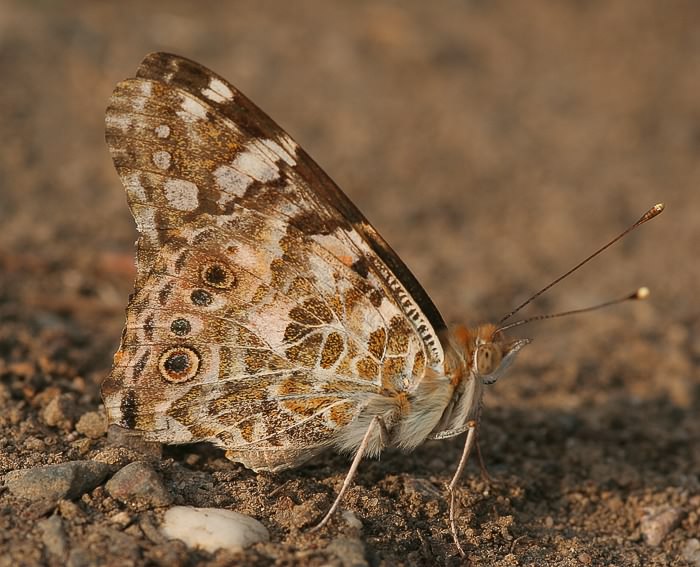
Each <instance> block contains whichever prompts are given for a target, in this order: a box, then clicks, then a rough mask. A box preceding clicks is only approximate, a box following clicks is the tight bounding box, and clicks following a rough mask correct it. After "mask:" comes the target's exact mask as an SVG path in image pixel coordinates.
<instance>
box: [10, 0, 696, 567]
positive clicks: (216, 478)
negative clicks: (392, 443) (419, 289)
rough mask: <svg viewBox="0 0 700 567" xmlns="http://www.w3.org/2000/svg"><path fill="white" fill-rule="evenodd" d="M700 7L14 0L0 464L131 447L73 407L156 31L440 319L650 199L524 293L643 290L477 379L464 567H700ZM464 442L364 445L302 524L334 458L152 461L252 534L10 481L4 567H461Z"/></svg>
mask: <svg viewBox="0 0 700 567" xmlns="http://www.w3.org/2000/svg"><path fill="white" fill-rule="evenodd" d="M195 6H196V7H195ZM699 21H700V4H698V3H696V2H693V1H691V0H688V1H681V0H678V1H671V2H636V1H634V0H631V1H629V2H622V1H621V2H574V1H571V2H528V3H524V2H522V3H521V2H483V1H472V2H461V1H456V0H446V1H444V2H441V3H428V2H423V1H421V0H416V1H405V2H400V3H399V2H369V1H367V2H321V1H318V2H311V1H302V2H282V1H280V2H269V3H264V4H263V3H258V2H254V1H252V0H251V1H249V2H236V3H233V2H231V3H220V2H198V3H194V2H192V3H184V2H183V3H179V2H176V3H173V2H166V1H158V2H149V3H136V2H125V3H122V2H119V3H117V2H113V3H107V2H72V3H66V4H65V5H62V4H60V3H58V2H55V3H53V2H24V1H20V0H17V1H16V2H12V1H8V0H5V1H3V2H1V3H0V76H2V78H3V79H2V84H1V86H0V108H1V109H2V111H1V112H0V136H1V140H2V146H1V148H2V149H1V150H0V226H1V227H2V231H1V232H0V270H1V271H0V474H4V473H6V472H9V471H12V470H16V469H22V468H27V467H32V466H41V465H46V464H50V463H60V462H65V461H69V460H79V459H96V460H102V461H103V462H110V463H112V464H113V465H114V466H115V467H117V466H121V465H124V464H126V463H127V462H129V461H130V460H133V459H136V458H139V457H138V455H137V454H135V453H134V452H133V451H132V452H129V451H125V450H121V449H116V448H114V447H110V446H109V445H108V443H107V439H106V437H105V436H104V435H100V432H99V429H98V431H97V433H96V434H95V429H94V428H92V429H91V428H90V427H87V426H86V425H85V424H86V423H87V422H88V421H89V417H90V416H92V417H94V413H91V412H95V411H99V407H100V403H101V401H100V395H99V384H100V381H101V380H102V379H103V378H104V376H105V375H106V373H107V372H108V370H109V367H110V364H111V355H112V353H113V352H114V350H115V348H116V345H117V342H118V339H119V334H120V330H121V327H122V324H123V310H124V307H125V305H126V300H127V296H128V294H129V292H130V290H131V287H132V281H133V279H132V278H133V265H132V258H133V242H134V240H135V237H136V232H135V228H134V226H133V222H132V219H131V217H130V215H129V212H128V210H127V207H126V202H125V197H124V192H123V190H122V188H121V185H120V183H119V180H118V178H117V175H116V173H115V172H114V170H113V168H112V164H111V160H110V158H109V156H108V153H107V150H106V147H105V145H104V142H103V131H104V127H103V119H104V108H105V106H106V104H107V100H108V97H109V95H110V93H111V90H112V88H113V87H114V85H115V84H116V83H117V81H119V80H121V79H123V78H125V77H127V76H131V75H132V74H133V72H134V70H135V68H136V66H137V64H138V62H139V61H140V60H141V58H142V57H143V55H145V54H146V53H147V52H150V51H155V50H168V51H173V52H177V53H180V54H182V55H185V56H187V57H190V58H193V59H196V60H198V61H201V62H202V63H204V64H206V65H208V66H209V67H212V68H213V69H215V70H216V71H218V72H219V73H220V74H222V75H223V76H225V77H227V78H229V79H230V80H231V81H232V82H233V83H234V84H236V85H237V86H238V87H239V88H240V89H241V90H243V91H244V92H246V93H247V94H248V95H249V96H250V97H251V98H252V99H253V100H255V101H256V102H257V103H258V104H259V105H260V106H261V107H262V108H264V109H265V110H266V111H267V112H268V113H269V114H271V115H272V116H273V117H274V118H275V119H276V120H277V121H278V122H279V123H280V124H281V125H282V126H283V127H285V128H286V129H287V130H288V131H289V132H290V133H291V134H292V135H293V136H294V137H295V138H296V139H297V140H298V141H299V142H300V143H301V144H302V145H303V146H304V147H305V148H306V149H307V150H308V151H309V152H310V153H311V154H312V155H313V156H314V157H315V158H316V160H317V161H318V162H319V163H320V164H321V165H322V166H323V167H324V168H325V169H326V170H327V171H328V172H329V173H330V174H331V176H332V177H333V178H334V179H335V180H336V181H337V182H338V183H339V184H340V185H341V187H343V188H344V190H345V191H346V192H347V193H348V195H349V196H350V197H351V198H352V199H353V200H354V201H355V202H356V203H357V204H358V205H359V206H360V208H361V209H362V210H363V211H364V212H365V214H366V215H367V216H368V218H370V219H371V220H372V221H373V223H375V225H376V226H377V227H378V228H379V230H380V231H381V232H382V233H383V235H384V236H385V238H386V239H387V240H388V241H389V242H390V243H391V244H392V245H393V246H394V247H395V249H396V250H397V251H398V252H399V253H400V255H401V256H402V257H403V258H404V259H405V261H406V262H407V263H408V264H409V265H410V266H411V268H412V269H413V271H414V272H415V273H416V275H417V276H418V278H419V279H420V281H421V282H422V283H423V285H424V287H425V288H426V289H427V290H428V292H429V293H430V294H431V296H432V297H433V299H434V300H435V302H436V303H437V305H438V306H440V307H441V310H442V312H443V314H444V316H445V318H446V319H447V320H450V321H461V322H468V323H476V322H480V321H483V320H489V319H498V318H500V316H501V315H502V314H504V313H505V312H507V311H508V310H509V309H510V308H512V307H513V306H514V305H515V304H517V303H518V302H519V301H521V300H522V299H524V298H525V297H526V296H527V295H528V293H530V292H532V291H534V290H535V289H537V288H538V287H540V286H542V285H544V284H545V283H547V282H548V281H549V280H551V279H552V278H554V277H555V276H557V275H559V274H560V273H562V272H563V271H564V270H566V269H567V268H568V267H570V266H571V265H573V264H574V263H576V262H577V261H578V260H579V259H580V258H582V257H584V256H585V255H586V254H587V253H589V252H591V251H592V250H593V249H594V248H595V247H596V246H598V245H599V244H602V242H603V241H604V240H605V239H606V238H607V237H609V236H612V235H614V234H615V233H616V232H617V231H619V230H621V229H622V228H624V227H625V226H626V225H627V224H629V223H631V222H633V221H634V220H636V218H637V217H638V216H639V215H640V214H641V213H642V212H644V210H646V209H647V208H648V207H649V206H651V205H653V204H654V203H656V202H658V201H664V202H665V203H666V205H667V210H666V212H664V214H663V215H661V217H659V218H658V219H657V220H655V221H654V222H652V223H651V224H650V225H648V226H645V227H644V228H643V229H641V230H640V231H638V232H637V233H635V234H634V235H632V236H630V237H629V238H627V239H626V240H625V241H624V242H623V243H622V244H619V245H617V246H616V247H614V248H613V249H611V250H610V251H609V252H607V253H606V254H605V255H604V256H603V257H602V258H600V259H598V260H597V261H596V262H595V263H594V264H592V265H590V266H588V267H587V268H586V269H584V270H582V271H581V272H580V273H579V274H577V275H576V276H574V277H571V278H570V279H568V280H567V281H566V282H565V283H562V284H561V285H559V286H558V287H556V288H555V289H554V290H552V291H551V292H550V293H548V294H547V295H546V296H545V297H542V298H541V299H540V300H538V301H537V302H536V303H535V304H534V305H532V306H530V307H528V309H527V310H526V313H527V314H535V313H543V312H548V311H552V310H560V309H568V308H574V307H580V306H586V305H590V304H592V303H594V302H597V301H601V300H605V299H608V298H611V297H616V296H618V295H622V294H624V293H626V292H628V291H631V290H633V289H635V288H636V287H637V286H639V285H642V284H643V285H648V286H649V287H650V288H651V290H652V297H651V298H650V300H649V301H647V302H641V303H636V304H628V305H624V306H620V307H616V308H612V309H610V310H607V311H604V312H599V313H596V314H591V315H588V316H584V317H580V318H571V319H568V320H560V321H552V322H548V323H542V324H536V325H532V326H531V327H530V328H527V329H523V331H522V334H523V335H524V336H531V337H533V338H535V342H534V343H533V344H532V345H531V346H529V347H528V348H527V349H526V350H525V351H524V352H523V353H522V354H521V356H520V359H519V360H518V362H517V364H516V366H515V367H514V368H513V369H512V371H511V372H510V373H509V375H508V376H507V377H505V378H503V379H501V380H500V381H499V382H498V383H497V384H496V385H494V386H493V387H491V388H489V390H488V392H487V396H486V407H485V410H484V416H483V424H482V434H481V438H482V449H483V454H484V460H485V462H486V465H487V467H488V470H489V473H490V475H491V476H492V481H491V482H490V483H487V482H486V481H484V480H483V479H482V478H481V476H480V474H479V469H478V467H477V466H476V464H474V463H472V464H470V466H469V467H468V469H467V471H466V474H465V478H464V481H463V485H462V490H461V491H460V502H461V510H462V512H461V515H460V517H459V520H458V527H459V530H460V532H461V534H462V540H463V543H464V546H465V549H466V550H467V552H468V555H469V559H470V561H471V563H472V564H473V565H509V566H510V565H558V566H559V565H561V566H564V565H567V566H568V565H618V566H632V565H686V564H688V565H700V551H698V549H700V541H698V539H700V520H699V516H700V484H699V476H698V475H699V473H700V420H699V419H698V410H699V409H700V388H699V385H700V376H699V373H698V370H697V362H698V359H699V358H700V322H699V321H698V313H699V311H700V309H699V308H700V302H699V301H698V289H699V283H700V264H699V263H698V261H697V255H698V246H699V245H700V192H699V191H700V34H698V31H697V30H698V22H699ZM85 414H89V417H88V418H84V420H83V421H82V426H79V425H78V423H80V418H81V417H82V416H84V415H85ZM91 436H92V437H97V438H94V439H93V438H91ZM460 451H461V440H459V439H456V440H450V441H442V442H437V441H434V442H429V443H426V444H425V445H424V446H422V447H420V448H419V449H418V450H417V451H415V452H414V453H412V454H408V455H405V454H403V453H400V452H398V451H387V452H386V453H385V455H383V456H382V459H381V460H380V461H372V462H365V463H363V464H362V466H361V468H360V472H359V474H358V477H357V481H356V484H355V486H354V487H353V488H352V489H351V490H350V492H349V494H348V497H347V499H346V501H345V502H344V507H345V508H346V509H348V510H351V511H352V512H353V513H354V515H355V516H356V517H357V518H358V519H359V520H360V522H361V524H362V527H361V528H358V527H357V526H355V527H352V526H349V525H348V524H347V523H344V522H343V521H341V520H337V521H335V522H333V523H332V524H331V526H330V527H329V528H328V529H326V530H324V531H322V532H320V533H314V534H309V533H307V532H306V531H305V529H304V528H305V527H307V526H308V525H310V524H311V523H312V522H313V521H314V520H317V519H318V518H319V517H320V515H321V514H322V513H323V512H324V511H325V510H326V509H327V507H328V506H329V504H330V502H331V501H332V498H333V495H334V493H335V491H336V490H337V489H338V487H339V485H340V482H341V480H342V478H343V476H344V474H345V472H346V470H347V466H348V462H347V459H346V458H345V457H341V456H337V455H332V454H328V455H324V456H323V457H322V458H319V459H317V460H315V461H313V462H312V463H310V464H309V465H307V466H305V467H303V468H302V469H300V470H296V471H290V472H286V473H284V474H280V475H256V474H255V473H252V472H251V471H248V470H246V469H244V468H243V467H242V466H240V465H237V464H234V463H230V462H228V461H226V459H225V458H224V457H223V454H222V453H221V452H219V451H218V450H216V449H213V448H210V447H206V446H188V447H175V448H165V449H164V451H163V454H162V456H161V457H160V458H157V457H156V458H155V460H154V461H153V466H154V467H155V468H156V469H157V471H158V473H159V476H160V477H161V478H162V480H163V482H164V483H165V486H166V488H167V489H168V491H169V492H170V493H171V494H172V497H173V499H174V501H175V502H176V503H178V504H189V505H196V506H218V507H224V508H230V509H234V510H238V511H240V512H243V513H247V514H250V515H252V516H254V517H256V518H257V519H259V520H260V521H261V522H262V523H263V524H264V525H265V526H267V528H268V529H269V530H270V533H271V536H272V541H271V543H268V544H259V545H257V546H255V547H253V548H252V549H249V550H247V551H246V552H244V553H243V554H231V553H227V552H219V553H217V554H215V555H210V554H207V553H204V552H194V551H188V550H187V549H186V548H185V547H184V546H183V545H182V544H180V543H177V542H172V543H166V542H162V541H160V540H159V538H158V537H156V536H154V528H153V526H157V525H158V523H159V521H160V515H161V514H162V508H157V507H150V508H149V507H146V508H143V507H142V508H134V507H129V506H127V505H124V504H121V503H120V502H119V501H117V500H115V499H114V498H112V497H110V496H109V495H108V494H107V493H106V491H105V488H104V485H100V486H98V487H97V488H94V489H93V490H91V491H88V492H86V493H85V494H83V495H82V496H78V497H76V498H74V499H73V500H62V501H60V502H58V503H56V502H48V503H47V502H45V501H42V500H39V501H31V500H26V499H21V498H17V497H15V496H13V495H12V494H11V492H10V491H9V490H7V489H3V488H2V487H0V565H35V564H49V565H63V564H69V565H72V566H74V567H77V566H80V565H98V564H99V565H121V566H126V565H145V564H162V565H225V564H229V563H230V562H233V563H237V564H250V565H362V564H364V562H366V563H367V564H370V565H435V564H438V565H459V564H462V561H463V560H462V559H460V558H459V556H457V555H456V552H455V548H454V546H453V544H452V541H451V537H450V534H449V531H448V527H447V519H446V514H447V502H446V499H445V497H444V487H445V484H446V482H448V481H449V479H450V477H451V475H452V472H453V471H454V468H455V466H456V464H457V461H458V458H459V454H460ZM273 491H274V492H273ZM54 517H58V518H59V519H60V521H59V520H56V522H58V523H59V524H60V526H61V530H59V534H58V536H56V537H58V539H59V540H61V542H62V544H61V545H62V546H61V545H57V544H56V540H55V538H54V539H53V540H52V539H51V537H49V536H47V533H48V532H47V528H46V526H47V525H48V524H47V523H46V520H49V519H51V518H54ZM351 523H352V522H351ZM52 525H55V524H52ZM654 530H656V532H655V533H657V536H654V533H653V532H654ZM645 534H646V535H645ZM650 534H651V535H650ZM54 535H55V534H54ZM654 539H656V540H660V541H654Z"/></svg>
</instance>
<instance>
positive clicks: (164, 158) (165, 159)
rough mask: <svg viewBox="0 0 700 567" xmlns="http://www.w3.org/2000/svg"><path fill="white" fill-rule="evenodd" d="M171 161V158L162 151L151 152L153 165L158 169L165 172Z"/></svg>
mask: <svg viewBox="0 0 700 567" xmlns="http://www.w3.org/2000/svg"><path fill="white" fill-rule="evenodd" d="M171 161H172V156H171V155H170V154H169V153H168V152H166V151H163V150H160V151H157V152H153V163H154V164H156V167H157V168H158V169H162V170H163V171H165V170H166V169H168V168H169V167H170V162H171Z"/></svg>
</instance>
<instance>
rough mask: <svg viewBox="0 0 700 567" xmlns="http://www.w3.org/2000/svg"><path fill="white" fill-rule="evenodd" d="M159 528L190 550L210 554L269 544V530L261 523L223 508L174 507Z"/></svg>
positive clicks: (169, 537)
mask: <svg viewBox="0 0 700 567" xmlns="http://www.w3.org/2000/svg"><path fill="white" fill-rule="evenodd" d="M160 529H161V532H162V533H163V535H165V537H167V538H168V539H179V540H181V541H182V542H184V543H185V545H187V547H189V548H199V549H203V550H205V551H208V552H209V553H214V552H215V551H216V550H217V549H222V548H223V549H230V550H242V549H244V548H246V547H250V546H251V545H253V544H255V543H258V542H261V541H270V534H269V532H268V531H267V528H266V527H265V526H263V525H262V524H261V523H260V522H258V521H257V520H255V519H254V518H251V517H250V516H245V515H244V514H239V513H238V512H233V511H231V510H224V509H221V508H194V507H191V506H174V507H172V508H170V509H169V510H168V511H167V512H166V513H165V516H164V518H163V523H162V524H161V526H160Z"/></svg>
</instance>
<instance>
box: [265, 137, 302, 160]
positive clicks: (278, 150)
mask: <svg viewBox="0 0 700 567" xmlns="http://www.w3.org/2000/svg"><path fill="white" fill-rule="evenodd" d="M261 143H262V145H263V146H265V147H266V148H268V149H270V150H272V151H273V152H274V153H275V155H277V156H278V157H280V158H282V159H283V160H284V161H286V162H287V163H288V164H289V165H296V163H297V162H296V161H295V160H294V158H293V157H292V156H291V155H290V154H289V152H288V151H287V150H285V149H284V148H283V147H282V146H280V145H279V144H278V143H277V142H275V141H274V140H262V142H261ZM295 153H296V152H295Z"/></svg>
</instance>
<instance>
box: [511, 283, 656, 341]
mask: <svg viewBox="0 0 700 567" xmlns="http://www.w3.org/2000/svg"><path fill="white" fill-rule="evenodd" d="M647 297H649V288H648V287H640V288H639V289H637V291H635V292H634V293H630V294H629V295H625V296H624V297H620V298H619V299H613V300H612V301H606V302H604V303H599V304H598V305H593V306H592V307H584V308H583V309H572V310H571V311H562V312H561V313H549V314H547V315H535V316H534V317H528V318H527V319H521V320H520V321H514V322H513V323H508V324H507V325H504V326H503V327H499V328H498V332H499V333H500V332H501V331H506V330H508V329H512V328H513V327H520V325H525V324H526V323H532V322H533V321H542V320H544V319H556V318H558V317H566V316H568V315H578V314H580V313H588V312H589V311H597V310H598V309H602V308H603V307H610V306H611V305H617V304H618V303H624V302H625V301H631V300H635V299H646V298H647Z"/></svg>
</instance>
